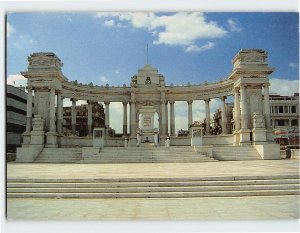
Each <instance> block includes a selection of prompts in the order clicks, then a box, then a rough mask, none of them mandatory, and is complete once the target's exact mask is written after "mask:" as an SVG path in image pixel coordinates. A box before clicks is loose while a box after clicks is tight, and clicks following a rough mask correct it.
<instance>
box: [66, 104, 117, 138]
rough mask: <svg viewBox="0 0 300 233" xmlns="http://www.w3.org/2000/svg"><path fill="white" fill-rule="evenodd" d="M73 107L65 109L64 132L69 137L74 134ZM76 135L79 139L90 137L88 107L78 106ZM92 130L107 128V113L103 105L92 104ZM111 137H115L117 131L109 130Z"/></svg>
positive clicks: (85, 105)
mask: <svg viewBox="0 0 300 233" xmlns="http://www.w3.org/2000/svg"><path fill="white" fill-rule="evenodd" d="M71 108H72V107H64V108H63V120H64V121H63V122H64V123H63V125H64V129H63V132H64V134H65V135H67V136H69V135H71V134H72V125H71V121H72V109H71ZM75 109H76V135H77V136H79V137H85V136H87V135H88V105H87V104H82V105H78V106H76V108H75ZM92 119H93V121H92V122H93V124H92V129H93V128H94V127H105V113H104V108H103V105H102V103H97V102H95V103H93V104H92ZM108 132H109V136H113V135H114V134H115V131H114V130H113V129H111V128H109V131H108Z"/></svg>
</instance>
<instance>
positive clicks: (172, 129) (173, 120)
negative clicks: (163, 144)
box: [170, 100, 175, 136]
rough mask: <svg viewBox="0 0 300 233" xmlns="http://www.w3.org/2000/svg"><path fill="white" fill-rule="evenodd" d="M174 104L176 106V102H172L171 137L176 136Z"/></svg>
mask: <svg viewBox="0 0 300 233" xmlns="http://www.w3.org/2000/svg"><path fill="white" fill-rule="evenodd" d="M174 104H175V101H174V100H173V101H170V118H171V119H170V121H171V122H170V123H171V126H170V133H171V136H175V111H174Z"/></svg>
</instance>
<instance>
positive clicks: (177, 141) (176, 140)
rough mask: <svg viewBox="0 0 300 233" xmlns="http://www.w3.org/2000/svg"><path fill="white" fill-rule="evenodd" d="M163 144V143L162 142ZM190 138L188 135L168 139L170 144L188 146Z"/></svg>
mask: <svg viewBox="0 0 300 233" xmlns="http://www.w3.org/2000/svg"><path fill="white" fill-rule="evenodd" d="M163 145H164V143H163ZM190 145H191V138H189V137H182V138H181V137H177V138H171V139H170V146H190Z"/></svg>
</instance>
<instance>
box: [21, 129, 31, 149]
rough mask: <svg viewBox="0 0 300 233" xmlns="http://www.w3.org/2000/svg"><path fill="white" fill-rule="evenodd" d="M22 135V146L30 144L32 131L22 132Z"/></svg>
mask: <svg viewBox="0 0 300 233" xmlns="http://www.w3.org/2000/svg"><path fill="white" fill-rule="evenodd" d="M22 137H23V143H22V146H27V145H30V132H24V133H23V134H22Z"/></svg>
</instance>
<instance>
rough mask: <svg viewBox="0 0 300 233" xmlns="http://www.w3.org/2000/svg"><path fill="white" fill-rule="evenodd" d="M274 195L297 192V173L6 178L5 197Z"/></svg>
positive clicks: (296, 193)
mask: <svg viewBox="0 0 300 233" xmlns="http://www.w3.org/2000/svg"><path fill="white" fill-rule="evenodd" d="M276 195H299V175H277V176H251V177H249V176H240V177H233V176H231V177H229V176H228V177H199V178H116V179H26V178H8V179H7V197H8V198H192V197H242V196H276Z"/></svg>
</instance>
